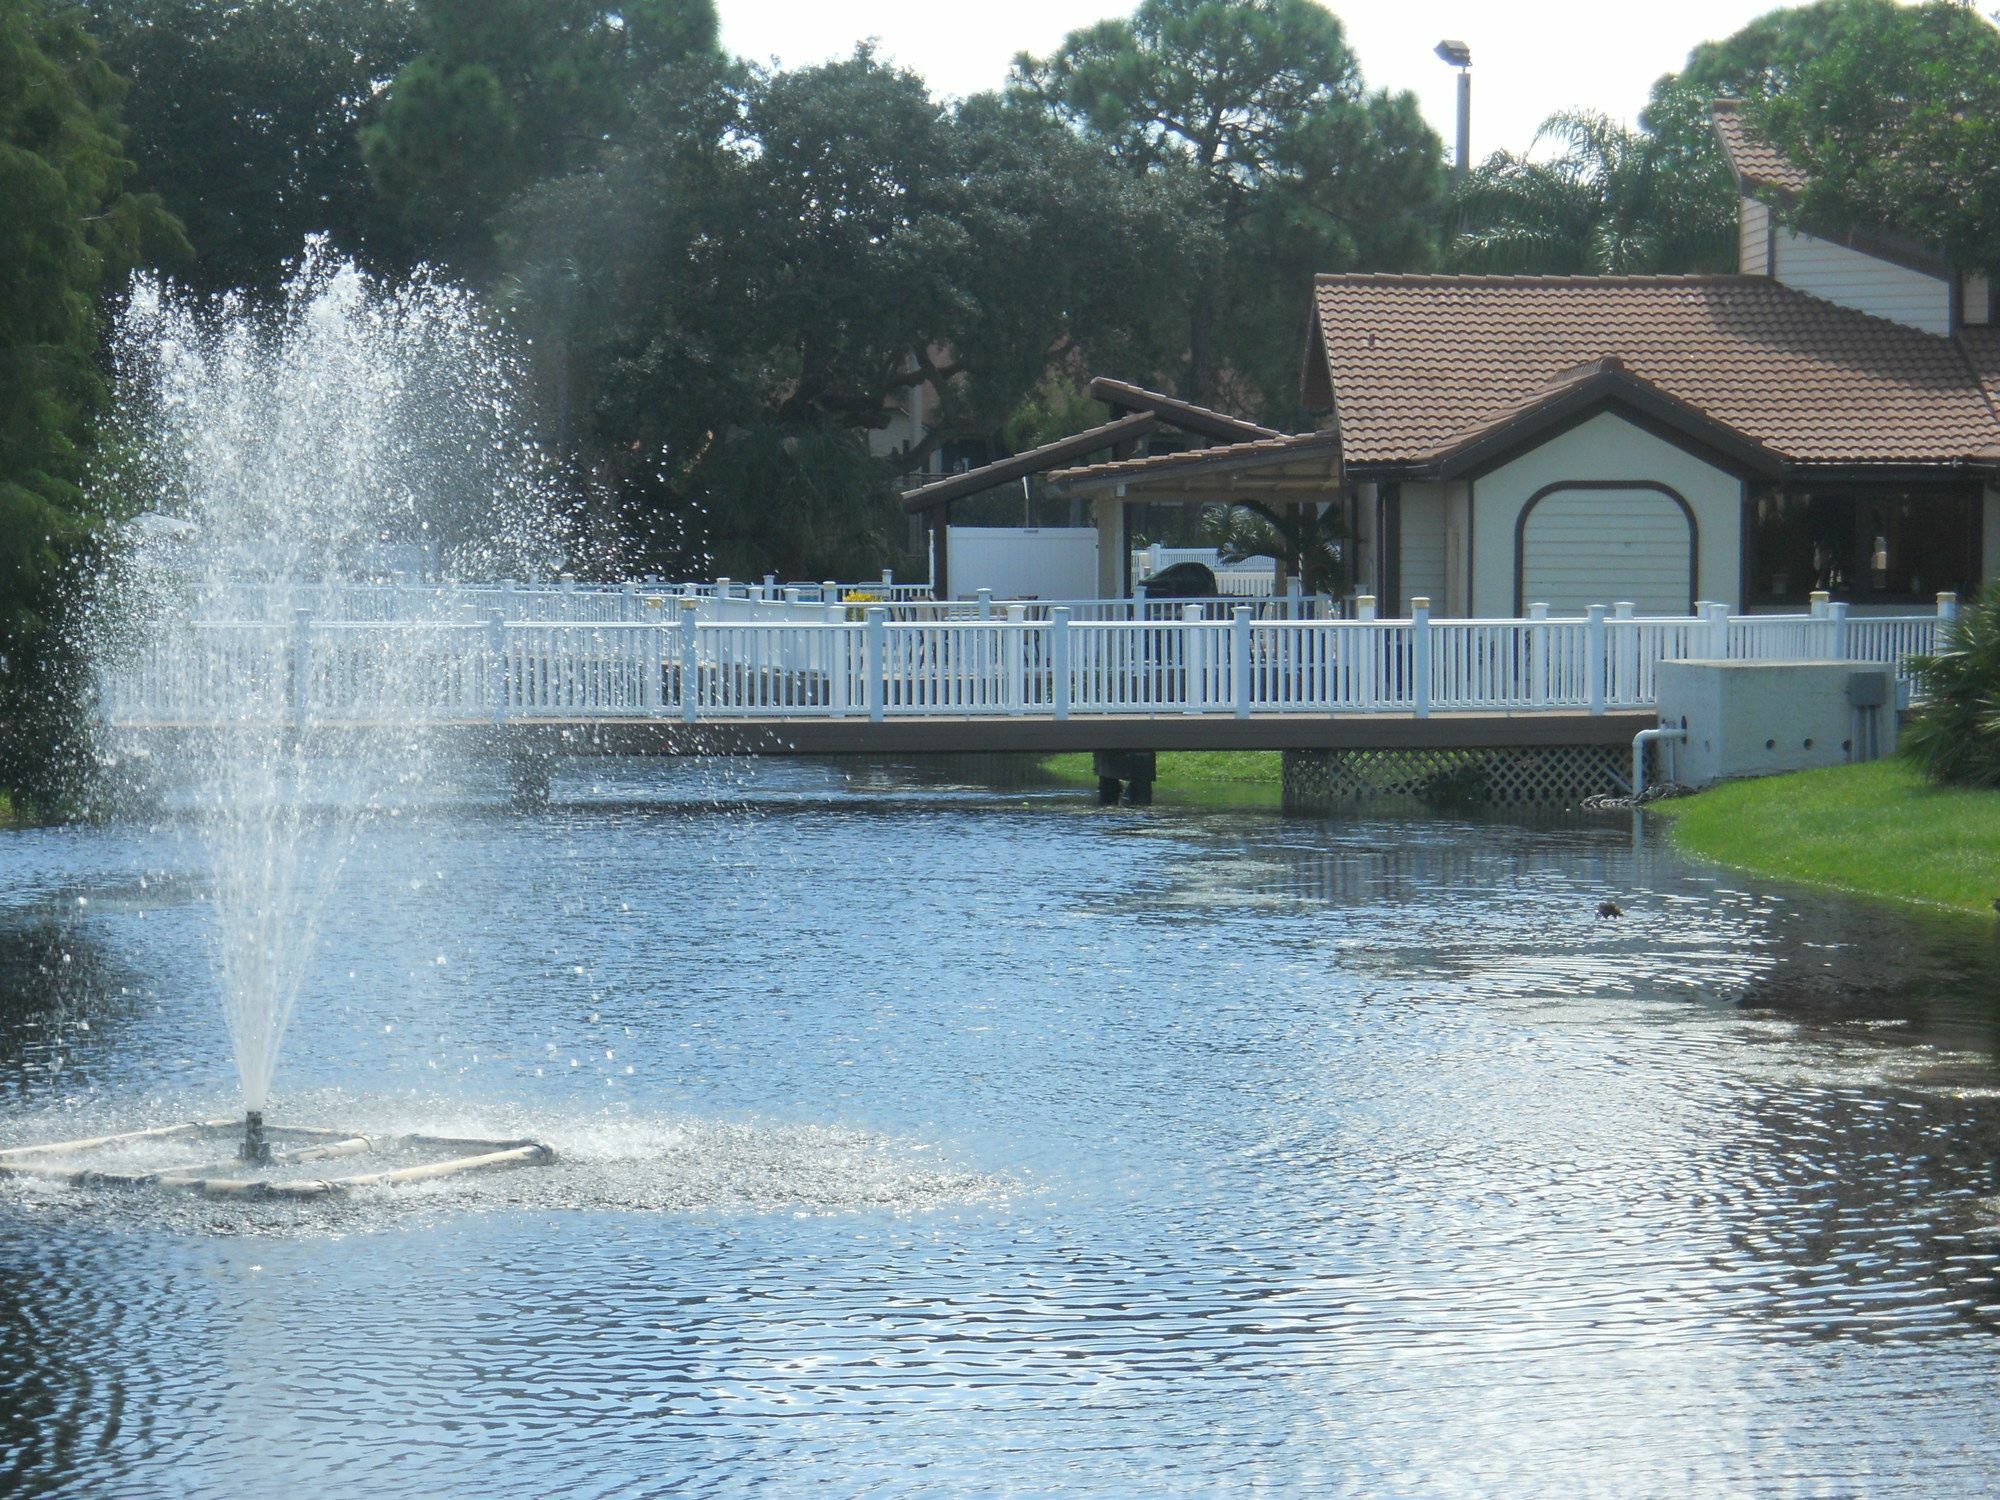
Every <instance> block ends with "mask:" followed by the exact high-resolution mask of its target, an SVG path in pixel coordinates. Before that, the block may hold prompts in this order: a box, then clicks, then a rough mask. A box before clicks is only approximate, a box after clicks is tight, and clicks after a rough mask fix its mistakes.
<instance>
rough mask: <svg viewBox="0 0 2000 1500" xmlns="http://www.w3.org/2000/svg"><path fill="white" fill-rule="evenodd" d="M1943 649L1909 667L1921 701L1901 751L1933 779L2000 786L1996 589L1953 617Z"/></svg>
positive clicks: (1999, 592) (1999, 595)
mask: <svg viewBox="0 0 2000 1500" xmlns="http://www.w3.org/2000/svg"><path fill="white" fill-rule="evenodd" d="M1941 645H1942V648H1943V649H1941V650H1939V651H1938V652H1937V653H1936V654H1935V655H1933V656H1920V657H1916V658H1913V659H1912V661H1911V663H1910V667H1911V670H1912V671H1913V672H1914V673H1915V676H1916V680H1917V685H1918V687H1919V689H1920V691H1921V694H1922V697H1923V702H1922V705H1921V706H1920V707H1919V708H1918V710H1917V712H1916V713H1915V714H1914V715H1913V716H1912V718H1911V720H1910V723H1909V724H1908V725H1907V726H1906V727H1905V728H1904V730H1903V736H1902V747H1903V753H1904V754H1906V755H1908V756H1909V757H1910V758H1911V759H1912V760H1914V761H1915V762H1916V764H1917V766H1918V768H1919V769H1920V770H1921V771H1922V772H1923V773H1924V775H1926V776H1927V777H1929V778H1930V779H1931V780H1932V781H1940V782H1945V783H1948V784H1950V785H1953V786H1983V787H2000V585H1995V586H1994V587H1992V588H1989V589H1988V590H1987V591H1986V593H1985V594H1984V595H1983V596H1981V597H1980V598H1979V599H1978V600H1976V601H1974V602H1973V603H1972V604H1970V605H1968V606H1967V607H1966V608H1964V609H1963V610H1961V611H1960V612H1959V616H1958V623H1957V625H1956V626H1955V627H1953V628H1952V629H1950V630H1949V631H1948V632H1947V634H1946V636H1945V638H1944V640H1943V641H1942V643H1941Z"/></svg>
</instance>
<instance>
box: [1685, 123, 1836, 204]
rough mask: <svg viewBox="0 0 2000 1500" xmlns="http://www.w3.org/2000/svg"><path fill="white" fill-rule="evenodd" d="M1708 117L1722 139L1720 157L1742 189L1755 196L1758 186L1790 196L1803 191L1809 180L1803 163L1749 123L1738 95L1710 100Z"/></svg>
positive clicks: (1720, 139) (1716, 136) (1718, 138)
mask: <svg viewBox="0 0 2000 1500" xmlns="http://www.w3.org/2000/svg"><path fill="white" fill-rule="evenodd" d="M1708 120H1709V123H1710V124H1711V125H1713V126H1714V127H1715V138H1716V139H1717V140H1718V141H1720V142H1721V143H1722V155H1723V159H1724V160H1725V161H1727V162H1728V163H1729V170H1730V173H1731V174H1732V175H1733V176H1734V177H1735V178H1736V185H1737V186H1738V187H1739V188H1741V189H1743V191H1744V192H1746V193H1748V194H1750V195H1752V196H1755V195H1756V192H1757V190H1758V189H1760V188H1761V189H1763V190H1764V191H1765V192H1767V193H1778V194H1782V195H1784V196H1787V197H1789V196H1793V195H1795V194H1798V193H1803V192H1804V191H1805V190H1806V186H1807V184H1808V183H1810V182H1811V181H1812V179H1811V178H1810V177H1808V176H1807V175H1806V171H1805V169H1804V168H1803V167H1801V166H1799V165H1797V164H1796V163H1795V162H1793V161H1792V159H1791V158H1790V157H1788V156H1785V155H1784V154H1783V153H1781V152H1780V151H1779V150H1778V148H1777V147H1776V146H1773V145H1772V144H1771V143H1770V141H1768V140H1767V139H1765V136H1764V132H1763V131H1761V130H1759V129H1758V128H1757V127H1756V126H1755V125H1754V124H1752V123H1751V121H1750V117H1749V115H1748V114H1746V113H1745V112H1744V109H1743V101H1742V100H1741V99H1712V100H1710V101H1709V105H1708Z"/></svg>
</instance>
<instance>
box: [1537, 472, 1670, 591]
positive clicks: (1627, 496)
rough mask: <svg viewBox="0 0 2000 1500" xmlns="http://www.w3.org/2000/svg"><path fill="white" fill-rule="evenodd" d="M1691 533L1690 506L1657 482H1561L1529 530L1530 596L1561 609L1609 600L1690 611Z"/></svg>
mask: <svg viewBox="0 0 2000 1500" xmlns="http://www.w3.org/2000/svg"><path fill="white" fill-rule="evenodd" d="M1689 541H1690V537H1689V535H1688V520H1687V513H1686V512H1685V511H1683V510H1682V509H1681V508H1680V506H1679V505H1678V504H1677V503H1676V502H1675V501H1674V500H1673V498H1672V497H1671V496H1668V495H1663V494H1661V493H1659V492H1658V491H1657V490H1558V491H1556V492H1555V493H1554V494H1551V495H1546V496H1544V497H1543V498H1542V499H1541V500H1539V501H1538V502H1536V504H1535V507H1534V509H1532V510H1530V511H1529V512H1528V519H1527V521H1526V523H1525V525H1524V527H1523V530H1522V536H1521V577H1522V582H1523V584H1524V585H1525V593H1526V595H1527V599H1526V601H1524V602H1530V603H1541V604H1546V605H1548V607H1549V608H1550V609H1551V610H1553V611H1554V612H1555V613H1557V614H1580V613H1582V612H1583V611H1584V610H1585V609H1587V608H1589V607H1590V606H1591V605H1593V604H1604V603H1612V604H1616V603H1630V604H1632V605H1634V606H1636V607H1637V609H1638V611H1639V613H1640V614H1642V615H1678V614H1685V613H1687V609H1688V605H1689V604H1690V602H1692V599H1693V595H1692V594H1691V593H1690V592H1689V578H1688V543H1689ZM1607 585H1609V591H1610V593H1611V595H1612V597H1611V598H1610V599H1608V600H1607V599H1606V598H1605V593H1606V588H1607Z"/></svg>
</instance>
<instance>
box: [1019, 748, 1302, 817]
mask: <svg viewBox="0 0 2000 1500" xmlns="http://www.w3.org/2000/svg"><path fill="white" fill-rule="evenodd" d="M1281 765H1282V761H1281V759H1280V757H1279V754H1278V752H1277V751H1276V750H1165V751H1162V752H1161V753H1160V758H1159V777H1158V779H1157V780H1155V781H1154V782H1153V795H1154V796H1155V797H1156V798H1158V799H1160V800H1162V801H1167V802H1212V803H1228V804H1233V805H1236V806H1251V807H1264V806H1270V807H1276V806H1277V805H1278V801H1279V796H1280V793H1281V791H1282V783H1281V776H1280V766H1281ZM1042 769H1043V770H1045V771H1047V772H1048V773H1049V774H1050V775H1051V776H1054V777H1057V778H1059V779H1060V780H1063V781H1074V782H1077V783H1078V784H1080V785H1088V786H1095V785H1097V773H1096V772H1095V771H1093V770H1091V768H1090V757H1089V756H1088V755H1051V756H1049V757H1048V758H1047V759H1046V760H1044V761H1043V762H1042Z"/></svg>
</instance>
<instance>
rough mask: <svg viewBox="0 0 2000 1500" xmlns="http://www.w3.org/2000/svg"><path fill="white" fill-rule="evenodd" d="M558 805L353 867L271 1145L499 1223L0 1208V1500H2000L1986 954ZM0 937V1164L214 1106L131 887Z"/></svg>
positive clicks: (96, 831)
mask: <svg viewBox="0 0 2000 1500" xmlns="http://www.w3.org/2000/svg"><path fill="white" fill-rule="evenodd" d="M553 797H554V800H553V803H552V805H551V806H550V807H548V808H547V809H545V810H541V811H536V812H522V811H517V810H514V809H512V808H510V807H509V806H508V805H507V803H506V800H505V798H504V796H503V795H501V792H500V790H499V788H498V787H493V786H485V785H483V784H481V783H479V782H478V781H477V779H476V778H475V779H474V780H473V781H471V782H469V783H468V784H467V785H466V787H465V788H464V791H463V795H462V796H461V797H460V799H459V800H458V802H457V803H456V804H455V805H454V806H452V807H449V808H439V809H432V810H429V811H420V812H417V813H415V814H413V815H411V816H410V817H407V818H405V819H401V820H398V821H396V822H393V823H386V824H384V825H382V826H381V827H380V828H379V829H378V830H377V831H376V834H375V836H374V838H373V840H372V841H371V842H370V843H369V844H368V845H367V846H365V847H363V848H362V849H361V850H359V851H358V852H357V854H356V856H355V858H354V861H353V865H352V867H351V868H350V869H349V870H348V871H347V874H346V878H345V883H344V885H343V896H342V898H341V900H340V901H339V902H338V903H337V906H336V908H335V910H334V911H333V912H332V913H331V914H330V915H329V917H328V919H327V922H326V926H325V930H324V932H323V935H322V940H321V948H320V959H319V961H318V964H317V967H316V970H315V973H314V977H313V980H312V983H311V984H310V986H309V987H308V993H307V996H306V998H305V1000H304V1001H303V1002H302V1004H301V1006H300V1010H299V1014H298V1017H297V1019H296V1021H295V1022H294V1025H293V1030H292V1034H291V1036H290V1039H289V1041H288V1042H287V1045H286V1052H285V1056H284V1059H283V1063H282V1065H281V1067H280V1069H279V1073H278V1085H277V1088H278V1093H277V1097H276V1099H275V1100H274V1103H273V1113H274V1117H275V1118H281V1119H288V1120H293V1121H298V1122H304V1123H333V1124H339V1125H346V1126H356V1127H377V1128H391V1127H401V1126H408V1125H421V1126H425V1127H430V1128H437V1127H440V1126H450V1127H453V1128H462V1129H465V1130H468V1131H481V1132H486V1133H490V1134H508V1133H533V1134H535V1135H537V1136H538V1137H539V1138H541V1139H543V1140H546V1141H548V1142H549V1143H550V1144H552V1145H553V1146H554V1147H555V1148H556V1150H557V1151H558V1153H560V1160H559V1161H558V1163H557V1164H555V1165H553V1166H550V1167H545V1168H533V1169H525V1170H522V1171H518V1172H514V1173H510V1174H500V1175H495V1176H491V1177H487V1178H483V1179H462V1180H458V1181H454V1182H448V1183H438V1184H428V1185H424V1186H422V1187H415V1188H407V1189H403V1190H399V1191H389V1190H378V1191H373V1192H363V1193H358V1194H356V1195H354V1196H353V1197H351V1198H348V1199H345V1200H341V1201H337V1202H321V1203H309V1204H282V1205H281V1204H225V1203H206V1202H201V1201H184V1200H175V1201H162V1200H159V1199H156V1198H152V1197H149V1196H145V1195H134V1194H123V1195H119V1194H106V1193H104V1192H102V1191H95V1192H94V1191H90V1190H78V1189H70V1188H57V1187H50V1186H34V1185H29V1184H24V1183H14V1184H11V1185H7V1186H4V1187H0V1491H4V1492H6V1493H10V1494H38V1493H43V1492H50V1493H57V1492H68V1493H74V1494H89V1495H112V1494H120V1495H124V1494H151V1493H171V1494H175V1495H215V1496H257V1495H274V1496H275V1495H296V1494H298V1493H300V1492H301V1491H302V1490H305V1489H307V1488H308V1487H311V1488H316V1489H317V1490H318V1491H320V1492H322V1493H329V1494H369V1495H431V1494H440V1493H450V1492H460V1493H463V1492H464V1491H465V1490H466V1489H467V1488H469V1487H476V1489H477V1490H478V1491H479V1492H480V1493H482V1494H485V1495H489V1496H540V1495H546V1494H551V1493H557V1492H560V1493H563V1494H565V1495H569V1496H577V1497H582V1496H596V1495H632V1494H648V1493H667V1492H674V1493H716V1494H731V1493H751V1492H803V1491H805V1490H808V1489H817V1490H822V1491H823V1492H826V1493H835V1494H843V1493H844V1494H871V1495H872V1494H925V1493H965V1492H995V1491H1017V1492H1033V1493H1054V1492H1072V1493H1078V1494H1098V1495H1120V1494H1133V1493H1141V1492H1144V1493H1159V1492H1174V1491H1179V1492H1196V1493H1215V1492H1237V1491H1242V1490H1245V1489H1253V1488H1257V1487H1268V1488H1273V1489H1277V1488H1296V1489H1300V1490H1309V1491H1314V1492H1321V1491H1339V1490H1347V1491H1352V1492H1356V1493H1364V1494H1413V1495H1417V1494H1421V1495H1450V1494H1482V1495H1485V1494H1509V1493H1512V1494H1547V1493H1567V1492H1588V1491H1596V1492H1607V1493H1608V1492H1616V1493H1618V1494H1621V1495H1636V1494H1682V1493H1686V1492H1687V1491H1688V1490H1689V1489H1691V1488H1692V1489H1706V1490H1711V1491H1723V1490H1729V1491H1741V1490H1747V1489H1760V1490H1767V1491H1813V1492H1820V1491H1828V1490H1836V1491H1845V1492H1855V1491H1859V1492H1866V1493H1869V1494H1874V1495H1895V1494H1907V1495H1924V1496H1935V1495H1942V1494H1954V1493H1958V1494H1976V1493H1981V1492H1985V1491H1988V1490H1990V1489H1991V1488H1992V1486H1993V1485H1994V1483H1995V1481H1996V1479H2000V1450H1996V1447H1995V1444H1994V1442H1993V1435H1994V1433H1995V1432H2000V1379H1996V1378H1995V1377H1996V1373H2000V1240H1997V1239H1996V1237H1995V1233H1994V1229H1995V1225H1996V1223H2000V1207H1996V1205H1995V1203H1994V1201H1993V1196H1992V1195H1993V1194H1994V1192H1995V1186H1996V1182H1995V1161H1996V1156H2000V1069H1996V1066H1995V1053H1996V1047H2000V982H1997V981H2000V956H1996V952H1995V949H1994V945H1993V942H1992V939H1991V934H1990V932H1989V931H1988V930H1987V929H1986V927H1985V926H1984V925H1983V924H1980V923H1967V922H1958V921H1951V922H1933V921H1930V920H1928V919H1925V918H1922V917H1917V916H1909V915H1903V914H1900V913H1894V912H1884V911H1882V910H1878V909H1875V908H1869V907H1864V906H1860V905H1857V904H1852V903H1848V902H1845V901H1841V900H1839V899H1836V898H1832V897H1825V896H1816V895H1812V894H1809V893H1804V892H1800V891H1795V890H1787V889H1783V888H1776V887H1766V886H1758V885H1753V884H1751V883H1748V882H1746V881H1743V880H1740V879H1738V878H1735V877H1732V876H1728V875H1724V874H1721V873H1719V872H1716V871H1714V870H1710V869H1706V868H1702V867H1698V866H1694V865H1691V864H1689V863H1688V862H1686V861H1684V860H1681V859H1679V858H1677V857H1675V856H1674V855H1672V854H1671V853H1669V852H1666V851H1663V850H1661V849H1659V848H1657V847H1642V848H1638V849H1635V848H1634V844H1633V839H1632V834H1631V829H1630V826H1629V824H1627V823H1625V822H1623V821H1621V820H1617V819H1611V820H1596V821H1581V820H1575V821H1554V822H1548V823H1543V824H1532V825H1531V824H1526V823H1515V822H1506V821H1454V820H1445V819H1430V818H1414V817H1369V816H1356V817H1352V818H1347V819H1337V820H1332V821H1307V820H1296V819H1286V818H1283V817H1281V816H1279V815H1277V814H1276V813H1274V812H1272V811H1269V810H1264V809H1244V808H1229V809H1202V808H1191V807H1172V806H1161V807H1156V808H1152V809H1100V808H1098V807H1096V806H1095V805H1094V800H1093V798H1092V797H1091V796H1090V795H1088V794H1085V793H1079V792H1075V791H1071V790H1068V789H1056V788H1048V787H1036V786H1026V787H1003V788H996V787H990V786H988V787H980V786H973V785H966V784H962V783H956V784H955V783H952V782H948V781H942V780H940V779H939V776H938V774H937V773H935V772H930V773H925V772H919V771H917V770H916V769H914V768H903V769H898V768H894V767H886V768H885V767H866V766H851V767H842V766H839V765H834V764H825V763H815V762H785V761H772V762H764V763H744V764H738V765H703V764H693V763H676V762H611V761H607V762H596V763H589V762H585V763H575V764H572V765H569V766H567V767H565V768H564V769H563V771H562V772H561V773H560V774H559V775H558V777H557V778H556V781H555V785H554V789H553ZM413 847H419V848H421V849H422V850H423V851H424V860H423V864H424V865H426V866H427V868H422V869H418V870H416V872H415V873H414V874H413V873H412V868H413V862H412V859H411V857H410V855H411V850H412V848H413ZM0 871H4V872H5V878H4V881H0V1141H4V1142H5V1143H8V1144H13V1143H19V1142H25V1141H30V1140H47V1139H56V1138H61V1137H66V1136H76V1135H82V1134H86V1133H90V1132H94V1131H96V1130H99V1129H106V1128H120V1127H130V1126H137V1125H140V1124H147V1123H157V1122H160V1121H163V1120H172V1119H183V1118H189V1117H191V1116H196V1115H201V1116H207V1115H215V1114H226V1113H229V1112H230V1111H231V1110H232V1109H233V1108H235V1103H234V1100H235V1093H234V1078H233V1074H232V1071H231V1065H230V1061H229V1050H228V1042H227V1038H226V1035H225V1033H224V1030H223V1024H222V1020H221V1016H220V1011H219V1007H218V1004H217V1002H216V1000H215V997H214V991H213V983H214V982H213V979H212V977H211V975H212V968H211V965H212V952H211V938H210V935H209V932H208V926H207V922H206V915H205V907H204V898H205V891H206V884H205V882H206V875H205V872H204V870H203V868H202V864H201V860H200V858H199V856H198V855H197V854H196V853H195V845H194V844H193V843H192V842H191V841H190V840H189V839H188V838H186V837H185V836H184V833H183V832H182V831H178V830H176V829H174V828H173V827H170V826H168V827H160V828H152V827H142V826H138V825H112V826H107V827H103V828H52V829H28V830H17V831H14V832H10V833H4V834H0ZM1606 895H1611V896H1614V897H1615V898H1616V899H1617V900H1618V901H1619V902H1620V903H1621V904H1622V905H1623V907H1624V910H1625V913H1626V915H1625V916H1624V918H1623V919H1622V920H1617V921H1599V920H1597V918H1596V914H1595V913H1596V907H1597V903H1598V902H1599V900H1600V899H1602V898H1603V897H1604V896H1606Z"/></svg>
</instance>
